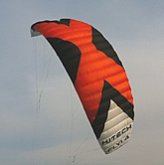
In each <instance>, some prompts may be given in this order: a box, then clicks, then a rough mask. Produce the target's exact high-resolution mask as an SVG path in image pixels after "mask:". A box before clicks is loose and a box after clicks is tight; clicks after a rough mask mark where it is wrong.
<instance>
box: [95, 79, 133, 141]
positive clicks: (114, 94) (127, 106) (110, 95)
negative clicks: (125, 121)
mask: <svg viewBox="0 0 164 165" xmlns="http://www.w3.org/2000/svg"><path fill="white" fill-rule="evenodd" d="M111 99H112V100H113V101H114V102H115V103H116V104H117V105H118V106H119V107H120V108H121V109H122V110H123V111H124V112H125V113H126V114H127V115H128V116H129V117H130V118H131V119H132V120H133V118H134V112H133V105H132V104H131V103H129V102H128V101H127V99H126V98H125V97H124V96H122V95H121V94H120V93H119V92H118V91H117V90H116V89H115V88H113V87H112V86H111V85H110V84H109V83H108V82H107V81H104V87H103V90H102V98H101V101H100V106H99V109H98V112H97V115H96V119H95V121H94V122H93V124H92V127H93V130H94V132H95V135H96V137H97V138H99V137H100V135H101V133H102V131H103V129H104V125H105V122H106V120H107V115H108V110H109V107H110V100H111Z"/></svg>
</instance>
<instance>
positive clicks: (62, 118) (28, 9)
mask: <svg viewBox="0 0 164 165" xmlns="http://www.w3.org/2000/svg"><path fill="white" fill-rule="evenodd" d="M61 18H73V19H78V20H81V21H84V22H87V23H89V24H91V25H93V26H94V27H95V28H97V29H99V30H100V31H101V33H103V35H104V36H105V38H106V39H107V40H108V41H109V42H110V43H111V44H112V45H113V47H114V49H115V50H116V52H117V54H118V56H119V58H120V59H121V61H122V63H123V65H124V68H125V69H126V72H127V75H128V77H129V81H130V84H131V88H132V93H133V96H134V110H135V121H134V129H133V133H132V137H131V140H130V141H129V142H128V143H127V144H126V145H125V146H123V147H121V148H120V149H119V150H117V151H115V152H113V153H112V154H110V155H105V154H104V153H103V152H102V150H101V149H100V147H99V145H98V143H97V141H96V139H95V137H94V135H93V132H92V130H91V127H90V125H89V123H88V121H87V119H86V116H85V114H84V111H83V108H82V106H81V103H80V101H79V98H78V97H77V94H76V92H75V91H74V88H73V85H72V84H71V82H70V79H69V78H68V75H67V74H66V72H65V70H64V68H63V66H62V65H61V63H60V61H59V59H58V58H57V56H56V54H55V53H54V52H53V51H52V49H51V47H50V46H49V45H48V44H47V43H46V41H45V40H44V39H43V37H37V38H31V36H30V26H31V25H32V24H33V23H35V22H37V21H41V20H59V19H61ZM163 18H164V1H162V0H149V1H141V0H102V1H99V0H92V1H91V0H83V1H81V0H76V1H75V0H60V1H57V0H46V1H45V0H28V1H26V0H14V1H13V0H1V5H0V20H1V26H0V43H1V44H0V50H1V54H0V80H1V81H0V91H1V92H0V162H1V164H3V165H45V164H46V165H54V164H60V165H71V164H73V163H74V164H76V165H82V164H83V165H90V164H94V165H100V164H101V165H106V164H111V165H127V164H130V165H138V164H142V165H154V164H156V165H163V163H164V156H163V148H164V138H163V137H164V120H163V119H164V110H163V107H164V105H163V98H164V85H163V82H164V74H163V71H164V45H163V44H164V33H163V30H164V21H163ZM40 96H41V97H40ZM39 97H40V98H41V99H40V102H39Z"/></svg>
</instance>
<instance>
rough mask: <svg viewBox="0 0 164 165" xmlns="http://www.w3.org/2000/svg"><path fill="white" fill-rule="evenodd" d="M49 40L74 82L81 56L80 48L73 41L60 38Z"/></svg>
mask: <svg viewBox="0 0 164 165" xmlns="http://www.w3.org/2000/svg"><path fill="white" fill-rule="evenodd" d="M47 40H48V42H49V43H50V44H51V46H52V47H53V49H54V50H55V51H56V53H57V55H58V57H59V58H60V60H61V62H62V63H63V65H64V67H65V69H66V71H67V72H68V74H69V76H70V78H71V80H72V82H73V83H74V82H75V80H76V75H77V70H78V66H79V62H80V57H81V52H80V50H79V48H78V47H77V46H76V45H74V44H73V43H71V42H68V41H64V40H62V39H59V38H47Z"/></svg>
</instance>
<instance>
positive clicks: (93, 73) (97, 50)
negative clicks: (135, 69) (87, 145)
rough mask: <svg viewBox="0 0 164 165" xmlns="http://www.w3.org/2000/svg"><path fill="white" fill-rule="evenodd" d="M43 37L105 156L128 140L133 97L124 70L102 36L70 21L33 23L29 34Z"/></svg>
mask: <svg viewBox="0 0 164 165" xmlns="http://www.w3.org/2000/svg"><path fill="white" fill-rule="evenodd" d="M40 34H41V35H43V36H44V37H45V38H46V39H47V40H48V42H49V43H50V45H51V46H52V48H53V49H54V50H55V51H56V54H57V55H58V57H59V58H60V60H61V62H62V64H63V65H64V67H65V69H66V71H67V73H68V75H69V77H70V79H71V81H72V83H73V84H74V87H75V89H76V91H77V94H78V96H79V98H80V100H81V103H82V105H83V107H84V110H85V112H86V115H87V117H88V120H89V121H90V124H91V126H92V128H93V131H94V133H95V135H96V137H97V139H98V141H99V143H100V146H101V147H102V149H103V150H104V152H105V153H110V152H112V151H114V150H116V149H118V148H119V147H121V146H122V145H123V144H125V143H126V142H127V141H128V140H129V137H130V133H131V130H132V125H133V118H134V112H133V97H132V94H131V88H130V86H129V81H128V78H127V76H126V73H125V70H124V68H123V66H122V63H121V61H120V60H119V58H118V56H117V54H116V52H115V51H114V49H113V48H112V46H111V45H110V43H109V42H108V41H107V40H106V39H105V38H104V37H103V35H102V34H101V33H100V32H99V31H98V30H96V29H95V28H94V27H92V26H91V25H89V24H86V23H84V22H81V21H77V20H72V19H61V20H60V21H56V20H55V21H42V22H37V23H35V24H33V25H32V27H31V35H32V36H36V35H40Z"/></svg>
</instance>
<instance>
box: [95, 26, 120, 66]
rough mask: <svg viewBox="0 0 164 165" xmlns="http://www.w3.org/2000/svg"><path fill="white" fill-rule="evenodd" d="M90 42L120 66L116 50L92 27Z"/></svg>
mask: <svg viewBox="0 0 164 165" xmlns="http://www.w3.org/2000/svg"><path fill="white" fill-rule="evenodd" d="M92 42H93V44H94V45H95V46H96V48H97V49H98V50H100V51H102V52H103V53H104V54H105V55H107V56H108V57H110V58H112V59H113V60H114V61H115V62H116V63H117V64H119V65H121V66H122V63H121V61H120V60H119V58H118V56H117V54H116V52H115V51H114V49H113V47H112V45H111V44H110V43H109V42H108V41H107V40H106V39H105V38H104V36H103V35H102V34H101V33H100V32H99V31H98V30H96V29H95V28H94V27H92Z"/></svg>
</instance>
